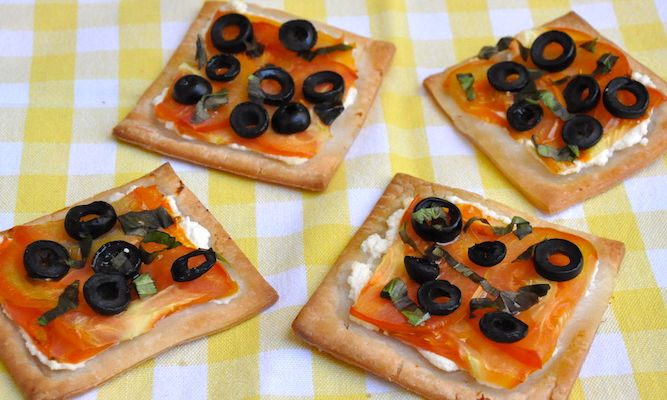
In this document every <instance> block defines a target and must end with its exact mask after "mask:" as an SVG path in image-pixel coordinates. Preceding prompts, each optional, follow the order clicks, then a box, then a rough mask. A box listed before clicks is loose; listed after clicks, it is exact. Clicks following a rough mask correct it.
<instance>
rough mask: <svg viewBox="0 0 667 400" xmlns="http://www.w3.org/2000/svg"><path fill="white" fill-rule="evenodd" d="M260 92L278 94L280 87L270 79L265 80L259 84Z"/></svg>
mask: <svg viewBox="0 0 667 400" xmlns="http://www.w3.org/2000/svg"><path fill="white" fill-rule="evenodd" d="M260 86H261V88H262V91H264V93H267V94H272V95H275V94H279V93H280V91H281V90H282V87H281V86H280V83H279V82H278V81H276V80H273V79H271V78H266V79H264V80H263V81H262V83H261V84H260Z"/></svg>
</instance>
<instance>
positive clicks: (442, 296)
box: [431, 289, 451, 304]
mask: <svg viewBox="0 0 667 400" xmlns="http://www.w3.org/2000/svg"><path fill="white" fill-rule="evenodd" d="M431 299H432V300H433V302H434V303H437V304H442V303H446V302H448V301H449V300H450V299H451V297H449V296H448V295H447V293H446V292H444V291H441V290H437V289H436V290H434V291H432V292H431Z"/></svg>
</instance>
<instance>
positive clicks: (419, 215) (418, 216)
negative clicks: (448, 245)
mask: <svg viewBox="0 0 667 400" xmlns="http://www.w3.org/2000/svg"><path fill="white" fill-rule="evenodd" d="M412 219H413V220H415V221H416V222H417V223H419V224H424V223H431V226H433V227H434V228H436V229H443V228H445V226H443V225H441V224H438V223H437V222H438V220H440V221H445V222H447V219H448V215H447V214H446V213H445V212H444V211H442V207H440V206H436V207H426V208H421V209H419V210H417V211H415V212H413V213H412Z"/></svg>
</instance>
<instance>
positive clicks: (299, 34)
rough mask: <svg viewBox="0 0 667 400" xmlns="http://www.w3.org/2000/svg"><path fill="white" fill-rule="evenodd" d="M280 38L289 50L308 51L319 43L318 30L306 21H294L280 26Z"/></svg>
mask: <svg viewBox="0 0 667 400" xmlns="http://www.w3.org/2000/svg"><path fill="white" fill-rule="evenodd" d="M278 37H279V38H280V42H281V43H282V44H283V46H285V48H286V49H288V50H292V51H307V50H310V49H312V48H313V46H315V43H316V42H317V30H316V29H315V27H314V26H313V24H311V23H310V22H308V21H306V20H304V19H293V20H291V21H287V22H285V23H284V24H282V25H281V26H280V31H278Z"/></svg>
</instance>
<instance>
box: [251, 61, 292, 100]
mask: <svg viewBox="0 0 667 400" xmlns="http://www.w3.org/2000/svg"><path fill="white" fill-rule="evenodd" d="M253 75H255V76H256V77H257V78H258V79H259V82H260V86H259V90H261V91H262V94H263V96H262V98H263V99H264V104H270V105H272V106H279V105H281V104H285V103H287V102H288V101H290V100H292V97H294V80H293V79H292V77H291V76H290V74H289V73H288V72H287V71H285V70H284V69H282V68H280V67H264V68H261V69H259V70H257V71H255V73H253ZM265 79H270V80H272V81H275V82H276V83H278V85H280V91H279V92H278V93H275V94H271V93H267V92H265V91H264V89H262V86H261V82H262V81H263V80H265Z"/></svg>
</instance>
